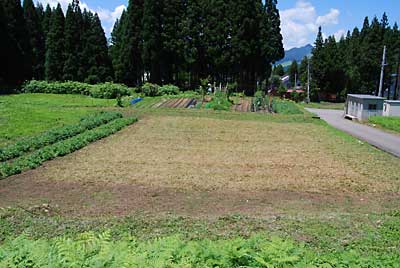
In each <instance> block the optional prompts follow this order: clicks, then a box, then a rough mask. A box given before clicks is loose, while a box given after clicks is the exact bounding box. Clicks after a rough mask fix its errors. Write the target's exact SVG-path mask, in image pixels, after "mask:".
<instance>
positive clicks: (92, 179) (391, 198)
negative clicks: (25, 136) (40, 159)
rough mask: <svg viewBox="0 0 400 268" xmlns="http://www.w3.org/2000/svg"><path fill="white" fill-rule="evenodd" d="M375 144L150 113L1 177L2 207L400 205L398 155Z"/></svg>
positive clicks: (86, 211)
mask: <svg viewBox="0 0 400 268" xmlns="http://www.w3.org/2000/svg"><path fill="white" fill-rule="evenodd" d="M370 150H373V149H371V148H370V147H366V146H362V145H359V144H357V143H355V142H349V141H344V140H342V139H341V138H340V137H336V136H335V135H332V134H330V133H328V131H327V130H326V128H325V127H323V126H318V125H314V124H304V123H303V124H297V123H287V124H283V123H272V122H263V121H257V122H256V121H243V120H241V121H236V120H218V119H210V118H197V117H180V116H154V117H152V116H149V117H145V118H144V119H143V120H141V121H140V122H139V123H137V124H135V125H133V126H131V127H129V128H126V129H124V130H123V131H121V132H119V133H117V134H116V135H113V136H111V137H109V138H106V139H104V140H101V141H99V142H96V143H94V144H91V145H89V146H88V147H86V148H84V149H82V150H80V151H78V152H76V153H73V154H70V155H68V156H66V157H63V158H59V159H56V160H54V161H50V162H48V163H46V164H45V165H44V166H42V167H40V168H38V169H37V170H33V171H29V172H26V173H24V174H21V175H18V176H14V177H10V178H8V179H6V180H3V181H0V207H6V206H15V205H20V206H24V207H29V206H34V205H38V204H43V203H50V204H51V205H52V206H58V207H59V208H60V211H61V212H62V213H65V214H68V215H107V214H108V215H128V214H131V213H135V212H146V213H151V214H152V213H154V214H165V213H174V214H183V215H190V216H209V217H212V216H220V215H224V214H232V213H242V214H248V215H256V216H265V215H268V214H271V213H274V214H279V213H288V212H291V213H292V212H293V213H297V212H299V211H302V212H304V213H311V212H315V211H340V212H345V211H347V210H352V211H354V210H360V211H380V210H384V209H390V208H392V207H398V205H399V203H400V202H399V199H400V198H399V197H400V195H399V192H398V189H399V184H400V182H399V174H398V172H397V171H396V166H397V167H398V166H399V164H400V160H399V159H397V158H394V157H391V156H389V155H387V154H384V153H381V152H377V151H372V152H370ZM382 164H386V166H385V169H384V170H383V169H381V170H380V169H377V168H376V166H377V165H382Z"/></svg>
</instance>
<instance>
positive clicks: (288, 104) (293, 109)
mask: <svg viewBox="0 0 400 268" xmlns="http://www.w3.org/2000/svg"><path fill="white" fill-rule="evenodd" d="M272 109H273V111H274V112H275V113H278V114H303V112H302V111H301V110H300V108H299V107H298V106H297V105H296V103H295V102H293V101H289V100H281V99H278V98H274V99H273V100H272Z"/></svg>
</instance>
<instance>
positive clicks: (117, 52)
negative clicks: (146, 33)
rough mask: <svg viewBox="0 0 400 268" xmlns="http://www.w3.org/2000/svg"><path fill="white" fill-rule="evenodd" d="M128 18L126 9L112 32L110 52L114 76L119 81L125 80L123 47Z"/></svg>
mask: <svg viewBox="0 0 400 268" xmlns="http://www.w3.org/2000/svg"><path fill="white" fill-rule="evenodd" d="M127 19H128V18H127V13H126V10H124V11H123V12H122V14H121V17H120V18H119V19H117V21H116V22H115V24H114V28H113V30H112V32H111V44H110V48H109V54H110V57H111V60H112V66H113V70H114V78H115V80H116V81H118V82H123V81H124V65H123V59H122V49H123V38H124V30H125V28H126V26H125V23H127Z"/></svg>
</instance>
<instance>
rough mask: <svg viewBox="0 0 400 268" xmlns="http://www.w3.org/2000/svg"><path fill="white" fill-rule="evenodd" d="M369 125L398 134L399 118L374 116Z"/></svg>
mask: <svg viewBox="0 0 400 268" xmlns="http://www.w3.org/2000/svg"><path fill="white" fill-rule="evenodd" d="M369 123H370V124H374V125H376V126H378V127H380V128H383V129H387V130H390V131H394V132H397V133H400V117H382V116H375V117H371V118H370V119H369Z"/></svg>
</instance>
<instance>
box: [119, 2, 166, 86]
mask: <svg viewBox="0 0 400 268" xmlns="http://www.w3.org/2000/svg"><path fill="white" fill-rule="evenodd" d="M143 4H144V1H143V0H130V1H129V4H128V8H127V12H126V16H125V19H124V20H123V21H122V20H121V21H120V24H121V27H122V29H120V31H121V32H122V34H121V35H122V38H121V43H122V44H121V52H120V57H119V61H118V62H119V64H120V65H121V66H122V68H121V69H120V70H121V71H120V72H119V73H117V75H118V76H120V77H121V78H122V80H121V82H123V83H125V84H127V85H130V86H135V85H140V84H142V81H143V74H144V71H143V70H144V67H143V66H144V64H143V57H142V56H143V35H142V31H143V30H144V27H143V25H142V20H143V19H144V16H143V8H144V7H143ZM154 12H159V10H157V9H156V10H154ZM156 34H157V33H156ZM116 70H117V72H118V69H116Z"/></svg>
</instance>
